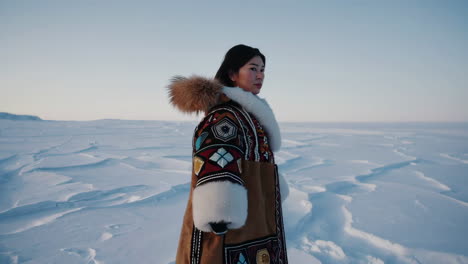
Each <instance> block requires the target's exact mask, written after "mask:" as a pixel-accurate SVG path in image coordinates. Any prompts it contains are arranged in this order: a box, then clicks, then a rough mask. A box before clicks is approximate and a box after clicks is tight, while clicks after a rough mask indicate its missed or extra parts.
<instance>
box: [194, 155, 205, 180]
mask: <svg viewBox="0 0 468 264" xmlns="http://www.w3.org/2000/svg"><path fill="white" fill-rule="evenodd" d="M203 164H205V162H204V161H203V160H202V159H201V158H200V157H197V156H195V157H194V158H193V172H194V173H195V175H197V176H198V174H199V173H200V171H201V169H202V167H203Z"/></svg>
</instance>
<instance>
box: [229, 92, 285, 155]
mask: <svg viewBox="0 0 468 264" xmlns="http://www.w3.org/2000/svg"><path fill="white" fill-rule="evenodd" d="M222 92H223V93H224V94H225V95H226V96H227V97H229V98H231V99H232V100H234V101H236V102H237V103H239V104H240V105H242V106H243V107H244V108H245V110H247V112H250V113H252V114H254V116H255V117H256V118H257V119H258V121H260V124H261V125H262V126H263V127H264V128H265V130H266V132H267V133H268V136H269V138H268V139H269V140H270V146H271V149H272V150H273V151H275V152H276V151H278V150H279V149H280V148H281V133H280V129H279V126H278V122H276V118H275V115H274V114H273V110H272V109H271V108H270V106H269V105H268V103H267V101H266V100H265V99H263V98H260V97H258V96H257V95H254V94H253V93H251V92H247V91H244V90H242V89H241V88H239V87H227V86H224V87H223V89H222Z"/></svg>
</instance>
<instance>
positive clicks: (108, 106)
mask: <svg viewBox="0 0 468 264" xmlns="http://www.w3.org/2000/svg"><path fill="white" fill-rule="evenodd" d="M467 14H468V2H467V1H464V0H459V1H456V0H447V1H436V0H434V1H432V0H412V1H399V0H395V1H383V0H368V1H364V0H362V1H358V0H350V1H345V0H342V1H336V0H331V1H305V0H304V1H289V2H286V1H261V0H259V1H243V0H240V1H235V2H233V1H203V0H201V1H190V2H189V1H177V0H176V1H157V0H156V1H107V0H100V1H98V0H94V1H90V0H82V1H58V0H57V1H49V0H44V1H22V0H11V1H5V0H0V89H1V92H0V95H1V96H0V112H9V113H15V114H29V115H37V116H39V117H41V118H42V119H48V120H96V119H104V118H112V119H132V120H175V121H178V120H199V119H200V116H196V115H187V114H182V113H179V112H178V111H177V110H176V109H174V108H173V107H172V106H171V105H170V104H169V100H168V96H167V89H166V86H167V84H168V83H169V79H170V78H171V77H172V76H174V75H184V76H190V75H194V74H195V75H201V76H205V77H214V74H215V73H216V71H217V69H218V67H219V65H220V64H221V61H222V59H223V57H224V55H225V53H226V51H227V50H228V49H229V48H231V47H232V46H234V45H237V44H246V45H249V46H253V47H256V48H259V49H260V51H261V52H262V53H263V54H264V55H265V56H266V74H265V81H264V85H263V87H262V92H261V93H260V96H261V97H264V98H266V99H267V100H268V102H269V103H270V105H271V106H272V108H273V110H274V111H275V114H276V117H277V119H278V120H279V121H280V122H413V121H418V122H468V107H467V106H466V102H467V101H468V15H467Z"/></svg>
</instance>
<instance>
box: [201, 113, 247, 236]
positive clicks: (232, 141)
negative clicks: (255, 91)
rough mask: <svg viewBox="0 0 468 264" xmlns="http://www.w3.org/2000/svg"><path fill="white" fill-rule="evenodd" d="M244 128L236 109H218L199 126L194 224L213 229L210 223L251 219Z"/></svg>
mask: <svg viewBox="0 0 468 264" xmlns="http://www.w3.org/2000/svg"><path fill="white" fill-rule="evenodd" d="M244 145H245V144H244V143H243V132H242V129H241V127H240V125H239V123H238V121H237V119H236V117H235V116H234V114H233V113H231V112H229V111H226V110H224V111H223V110H216V111H215V112H212V113H210V114H208V115H207V116H206V117H205V118H204V119H203V120H202V121H201V122H200V124H199V125H198V127H197V129H196V130H195V135H194V141H193V172H194V174H195V176H196V180H197V182H196V185H195V188H194V190H193V194H192V195H193V196H192V210H193V220H194V225H195V227H196V228H198V229H199V230H201V231H204V232H211V231H212V229H211V226H210V223H219V222H225V223H229V224H228V225H227V227H228V228H229V229H236V228H240V227H242V226H243V225H244V224H245V221H246V219H247V207H248V206H247V190H246V188H245V184H244V181H243V180H242V178H241V171H242V168H241V165H242V163H241V160H242V159H243V155H244V150H243V146H244Z"/></svg>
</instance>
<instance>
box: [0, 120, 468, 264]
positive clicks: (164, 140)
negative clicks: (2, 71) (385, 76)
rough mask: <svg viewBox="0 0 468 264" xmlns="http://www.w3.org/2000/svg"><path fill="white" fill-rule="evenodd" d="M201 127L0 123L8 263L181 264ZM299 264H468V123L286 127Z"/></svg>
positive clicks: (0, 243) (2, 251) (293, 250)
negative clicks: (184, 222)
mask: <svg viewBox="0 0 468 264" xmlns="http://www.w3.org/2000/svg"><path fill="white" fill-rule="evenodd" d="M195 125H196V124H195V123H191V122H163V121H122V120H98V121H90V122H65V121H59V122H57V121H42V122H30V121H18V120H15V121H12V120H0V263H2V264H3V263H72V264H73V263H95V264H98V263H99V264H105V263H161V264H169V263H174V261H175V253H176V247H177V241H178V238H179V231H180V227H181V224H182V217H183V213H184V210H185V206H186V204H187V199H188V194H189V184H190V183H189V181H190V173H191V151H192V150H191V148H192V142H191V139H192V133H193V129H194V127H195ZM281 130H282V137H283V140H282V145H283V147H282V149H281V150H280V151H278V152H277V153H276V161H277V163H278V164H279V169H280V171H281V172H282V173H283V174H284V176H285V179H286V181H287V182H288V185H289V187H290V194H289V197H288V198H287V199H286V200H285V201H284V203H283V211H284V221H285V228H286V238H287V247H288V255H289V260H290V263H293V264H294V263H313V264H315V263H338V264H340V263H371V264H382V263H403V264H405V263H408V264H420V263H434V264H435V263H437V264H438V263H453V264H455V263H460V264H461V263H468V243H466V235H467V234H468V227H467V225H466V220H467V219H468V180H467V177H468V124H463V123H459V124H449V123H439V124H422V123H419V124H418V123H406V124H370V123H367V124H366V123H355V124H351V123H343V124H333V123H328V124H326V123H287V124H281Z"/></svg>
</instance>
